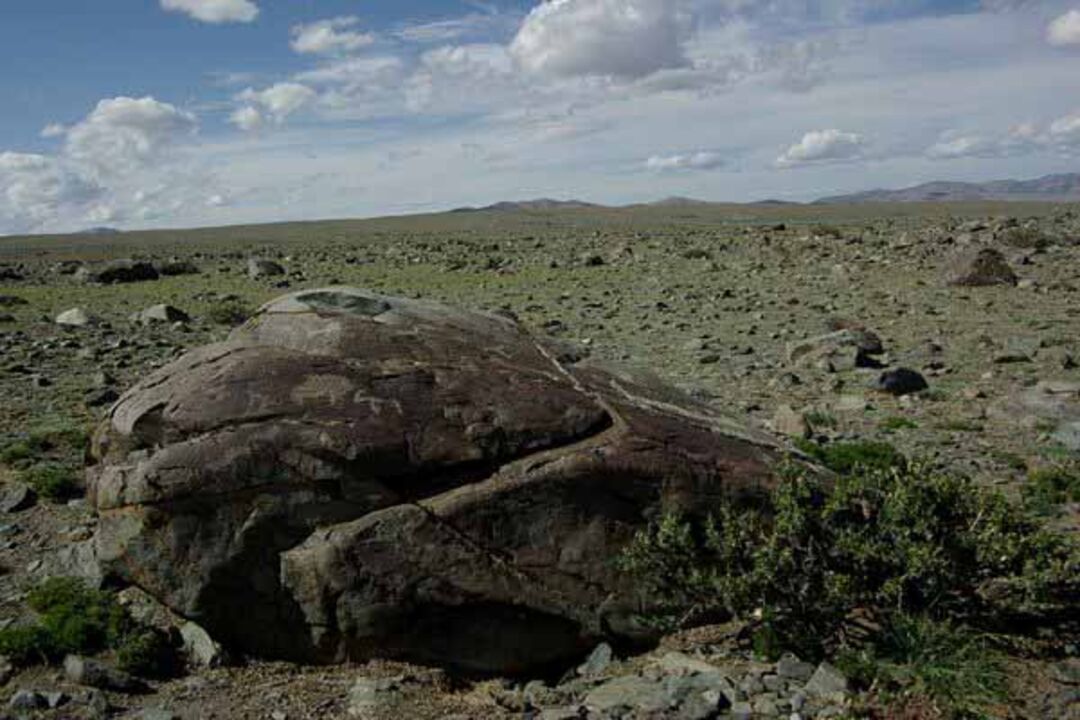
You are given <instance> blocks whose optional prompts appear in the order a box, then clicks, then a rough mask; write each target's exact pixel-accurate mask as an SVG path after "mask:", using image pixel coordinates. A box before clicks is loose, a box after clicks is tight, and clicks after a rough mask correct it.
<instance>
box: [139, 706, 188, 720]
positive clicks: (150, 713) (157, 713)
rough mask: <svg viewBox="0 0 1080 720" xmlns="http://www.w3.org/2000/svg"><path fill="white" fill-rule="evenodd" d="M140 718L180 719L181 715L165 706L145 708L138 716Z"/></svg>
mask: <svg viewBox="0 0 1080 720" xmlns="http://www.w3.org/2000/svg"><path fill="white" fill-rule="evenodd" d="M136 717H137V718H138V720H180V716H179V715H177V714H176V713H174V712H173V711H172V710H166V709H165V708H144V709H143V710H141V711H139V714H138V715H137V716H136Z"/></svg>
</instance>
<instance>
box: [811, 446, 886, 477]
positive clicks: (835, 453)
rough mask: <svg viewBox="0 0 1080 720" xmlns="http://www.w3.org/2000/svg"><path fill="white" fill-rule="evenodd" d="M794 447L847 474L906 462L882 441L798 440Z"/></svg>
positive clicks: (835, 470)
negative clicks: (825, 441)
mask: <svg viewBox="0 0 1080 720" xmlns="http://www.w3.org/2000/svg"><path fill="white" fill-rule="evenodd" d="M796 447H798V448H799V450H801V451H803V452H804V453H806V454H807V455H809V456H810V457H811V458H813V459H814V460H815V461H816V462H818V463H821V464H822V465H824V466H825V467H827V468H829V469H830V470H832V471H834V472H838V473H843V474H848V473H851V472H853V471H855V470H856V469H858V468H863V469H869V470H875V469H877V470H884V469H888V468H892V467H901V466H903V465H905V464H906V462H907V461H906V459H905V458H904V456H903V455H902V454H901V453H900V452H899V451H898V450H897V449H896V448H895V447H893V446H892V445H890V444H889V443H884V442H873V441H860V442H845V443H832V444H828V445H819V444H817V443H815V442H812V441H809V440H799V441H797V442H796Z"/></svg>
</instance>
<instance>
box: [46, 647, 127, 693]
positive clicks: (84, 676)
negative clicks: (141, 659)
mask: <svg viewBox="0 0 1080 720" xmlns="http://www.w3.org/2000/svg"><path fill="white" fill-rule="evenodd" d="M64 675H66V676H67V679H68V680H70V681H71V682H73V683H75V684H76V685H86V686H88V687H96V688H100V689H102V690H117V691H120V692H139V691H141V690H142V689H143V688H144V685H143V684H142V683H141V682H140V681H139V680H137V679H135V678H134V677H132V676H131V675H128V674H127V673H125V672H122V671H120V670H117V669H116V668H113V667H111V666H109V665H106V664H105V663H103V662H100V661H98V660H93V659H91V658H85V657H81V656H79V655H68V656H67V657H66V658H64Z"/></svg>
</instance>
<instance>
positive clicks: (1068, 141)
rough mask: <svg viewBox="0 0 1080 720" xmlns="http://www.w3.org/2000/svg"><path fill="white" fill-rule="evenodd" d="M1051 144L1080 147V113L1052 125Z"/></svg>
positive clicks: (1059, 119)
mask: <svg viewBox="0 0 1080 720" xmlns="http://www.w3.org/2000/svg"><path fill="white" fill-rule="evenodd" d="M1048 134H1049V136H1050V140H1051V142H1053V143H1055V144H1059V145H1069V146H1071V145H1080V111H1078V112H1075V113H1073V114H1071V115H1066V116H1065V117H1062V118H1058V119H1057V120H1055V121H1054V122H1052V123H1050V129H1049V131H1048Z"/></svg>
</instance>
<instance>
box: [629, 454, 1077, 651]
mask: <svg viewBox="0 0 1080 720" xmlns="http://www.w3.org/2000/svg"><path fill="white" fill-rule="evenodd" d="M864 449H865V448H864ZM854 458H859V460H858V462H856V461H855V460H854ZM868 458H869V459H870V460H872V462H868V461H867V459H868ZM826 459H828V460H831V462H827V463H826V464H829V465H830V467H833V468H834V469H835V468H837V467H848V468H851V469H850V470H848V471H847V473H846V474H842V475H840V476H838V477H837V478H836V479H835V482H834V483H833V484H832V486H831V488H830V487H828V486H827V485H825V484H823V482H822V481H819V480H816V479H814V478H813V477H810V476H809V475H807V474H806V473H804V472H802V471H800V470H799V469H798V468H796V467H794V466H792V467H789V468H788V469H787V470H786V472H785V475H784V477H783V480H782V482H781V483H780V484H779V485H778V487H777V489H776V490H775V491H774V492H773V493H772V496H771V498H770V500H769V502H768V503H766V506H765V507H763V508H756V509H755V508H737V507H735V506H733V505H731V504H722V505H720V506H718V507H716V508H714V509H713V510H712V513H711V514H710V515H708V516H706V517H687V516H678V515H667V516H665V517H663V518H662V519H660V520H659V521H658V522H656V523H655V524H653V525H652V526H650V527H649V528H648V529H646V530H643V531H642V532H640V533H639V534H638V535H637V536H636V538H635V539H634V540H633V542H631V543H630V544H629V545H628V546H627V547H626V548H625V550H624V552H623V554H622V556H621V560H620V562H621V566H622V568H623V569H624V570H626V571H627V572H629V573H630V574H631V575H632V576H634V578H635V579H636V580H637V583H638V587H640V588H641V589H642V595H643V597H642V603H643V604H642V607H643V611H644V615H645V616H646V618H647V619H648V621H649V622H651V623H653V624H655V625H657V626H659V627H666V628H674V627H678V626H680V625H687V624H689V623H692V622H693V621H694V619H695V618H701V617H712V616H716V615H724V616H734V617H737V618H745V619H749V618H755V617H762V618H764V619H765V622H764V626H765V628H764V630H765V631H766V632H769V633H772V634H773V635H775V637H776V640H777V643H778V644H779V645H781V646H783V647H786V648H788V649H792V650H796V651H797V652H799V653H801V654H804V655H809V656H819V657H820V656H821V655H823V654H825V653H826V651H827V649H828V648H829V647H830V646H831V645H832V644H833V642H834V640H835V639H836V638H838V637H839V631H840V630H841V629H842V627H843V624H844V620H845V618H846V617H848V616H849V615H850V614H851V613H852V612H853V611H855V610H856V609H869V610H870V611H872V612H874V613H876V614H881V615H884V616H886V617H888V616H889V615H892V614H896V613H904V614H909V615H915V616H926V617H928V618H930V619H932V620H946V619H948V620H956V621H964V622H972V623H978V622H981V621H986V622H987V623H990V622H991V620H990V619H989V618H994V617H1004V616H1006V615H1010V616H1011V615H1012V614H1015V613H1028V612H1030V613H1035V612H1043V611H1046V610H1047V609H1049V608H1053V607H1055V603H1059V602H1061V601H1062V600H1061V598H1062V597H1064V596H1065V594H1066V593H1065V589H1067V588H1071V585H1072V584H1073V583H1075V582H1076V578H1077V577H1080V575H1077V573H1078V571H1080V561H1078V554H1077V552H1076V549H1075V547H1073V546H1072V545H1071V544H1070V543H1069V541H1067V540H1066V539H1065V538H1064V537H1063V536H1060V535H1057V534H1053V533H1051V532H1049V531H1047V530H1046V529H1044V528H1043V527H1042V526H1041V524H1040V523H1038V522H1036V521H1035V520H1033V519H1032V518H1031V517H1030V516H1029V515H1028V514H1027V513H1026V512H1024V510H1023V509H1022V508H1021V507H1019V506H1017V505H1015V504H1012V503H1010V502H1008V501H1007V500H1006V499H1005V498H1004V497H1003V496H1002V495H1000V494H998V493H993V492H989V491H986V490H983V489H981V488H979V487H978V486H976V485H974V484H973V483H972V482H971V481H969V480H968V479H966V478H962V477H959V476H955V475H951V474H948V473H943V472H939V471H938V470H936V469H934V468H932V467H930V466H928V465H925V464H921V463H908V462H898V461H897V459H896V458H895V457H894V456H893V455H892V454H890V453H886V452H884V451H881V450H880V448H879V449H878V451H874V452H868V453H863V452H860V453H855V454H854V455H853V454H851V453H843V454H841V455H840V456H839V458H837V457H832V458H826ZM990 589H992V592H989V591H988V590H990Z"/></svg>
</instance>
